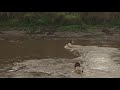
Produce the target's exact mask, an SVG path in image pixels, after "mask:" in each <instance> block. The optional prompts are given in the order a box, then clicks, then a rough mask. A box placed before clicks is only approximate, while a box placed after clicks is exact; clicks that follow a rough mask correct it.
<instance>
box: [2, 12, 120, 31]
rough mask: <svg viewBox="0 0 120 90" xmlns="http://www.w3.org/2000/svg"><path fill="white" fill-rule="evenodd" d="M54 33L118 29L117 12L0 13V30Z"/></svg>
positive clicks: (119, 15)
mask: <svg viewBox="0 0 120 90" xmlns="http://www.w3.org/2000/svg"><path fill="white" fill-rule="evenodd" d="M49 26H51V27H54V29H55V30H56V31H82V32H93V31H94V30H95V29H96V28H104V27H105V28H106V27H107V28H113V27H115V28H120V13H119V12H0V30H1V31H2V30H24V31H26V32H28V33H35V32H36V33H41V32H44V29H46V28H47V29H49V28H50V27H49Z"/></svg>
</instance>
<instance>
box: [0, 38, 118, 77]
mask: <svg viewBox="0 0 120 90" xmlns="http://www.w3.org/2000/svg"><path fill="white" fill-rule="evenodd" d="M68 42H71V40H65V39H59V40H48V39H44V40H42V39H41V40H0V77H6V78H14V77H17V78H24V77H28V78H29V77H32V78H34V77H38V78H46V77H47V78H91V77H92V78H96V77H98V78H99V77H103V78H104V77H105V78H107V77H108V78H111V77H120V52H119V47H120V44H119V43H117V42H107V41H106V42H105V41H104V42H96V41H87V40H74V43H73V44H74V45H73V46H72V48H70V49H68V48H64V46H65V45H66V44H67V43H68ZM77 61H78V62H79V61H82V62H83V63H82V66H83V67H84V73H83V74H82V75H80V74H76V73H75V72H74V64H75V63H76V62H77Z"/></svg>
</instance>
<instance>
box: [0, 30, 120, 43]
mask: <svg viewBox="0 0 120 90" xmlns="http://www.w3.org/2000/svg"><path fill="white" fill-rule="evenodd" d="M61 38H64V39H67V40H71V39H72V40H76V39H78V40H91V41H98V42H99V41H120V33H119V32H115V33H113V34H112V35H106V34H105V33H104V32H101V31H96V32H92V33H90V32H88V33H84V32H68V31H64V32H55V33H53V34H50V35H49V34H48V35H45V34H27V33H26V32H25V31H1V33H0V40H10V39H14V40H18V39H19V40H25V39H55V40H56V39H61Z"/></svg>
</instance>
